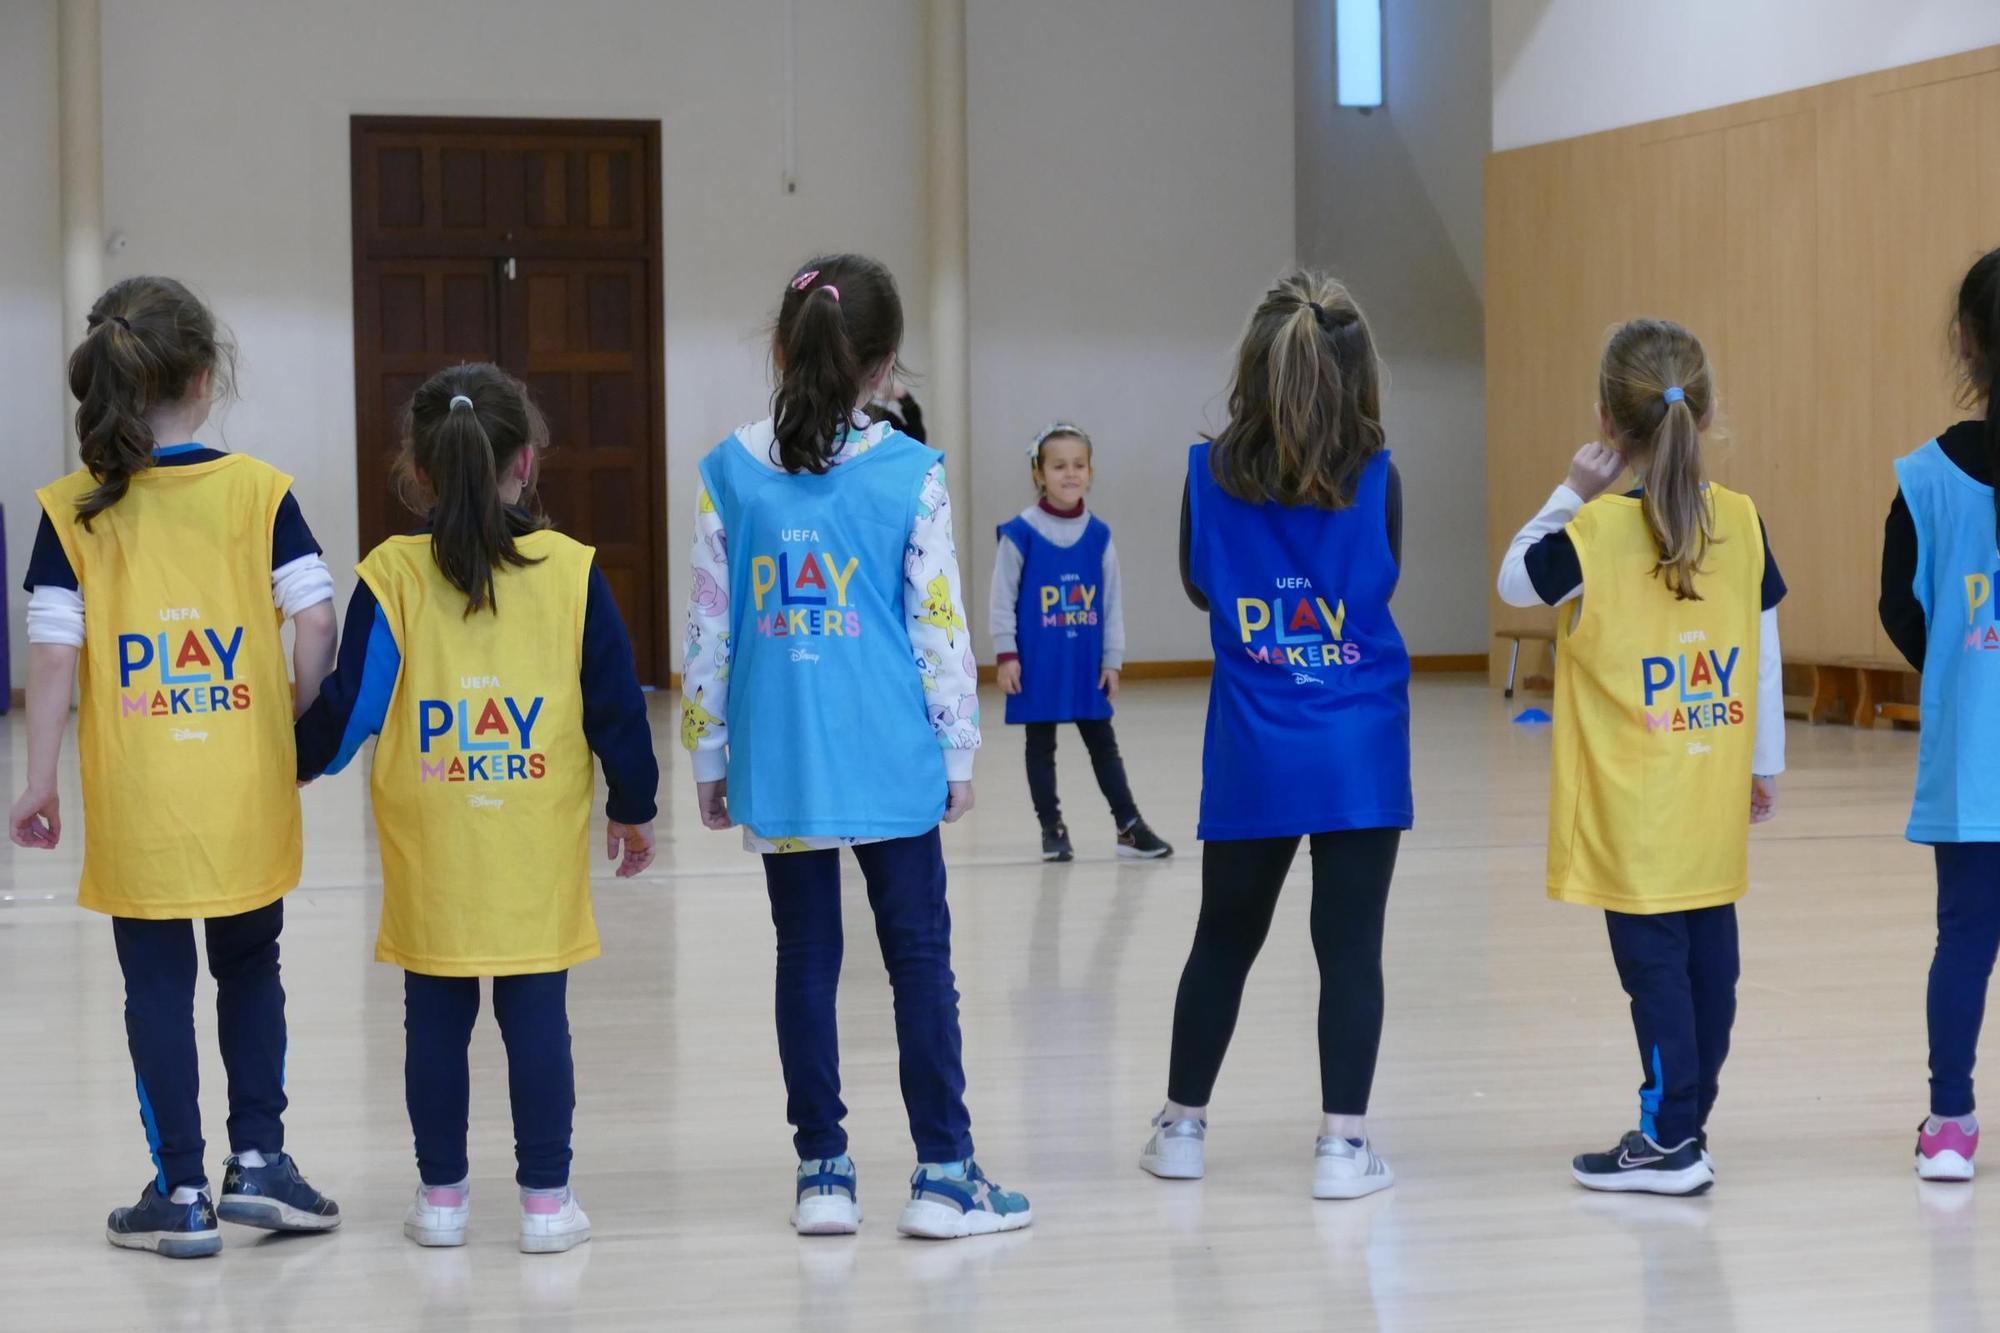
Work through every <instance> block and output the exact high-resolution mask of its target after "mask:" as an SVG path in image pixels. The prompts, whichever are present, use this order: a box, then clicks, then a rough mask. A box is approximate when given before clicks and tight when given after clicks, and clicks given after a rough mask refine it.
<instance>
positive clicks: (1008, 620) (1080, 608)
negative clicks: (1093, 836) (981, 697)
mask: <svg viewBox="0 0 2000 1333" xmlns="http://www.w3.org/2000/svg"><path fill="white" fill-rule="evenodd" d="M1028 458H1029V471H1030V473H1031V475H1032V476H1033V478H1034V482H1035V489H1036V490H1037V491H1039V492H1041V498H1040V499H1039V500H1037V501H1036V502H1035V503H1034V504H1032V505H1030V506H1028V508H1026V509H1023V510H1022V511H1021V512H1020V513H1019V514H1017V515H1015V517H1014V518H1012V519H1010V520H1009V521H1008V522H1006V523H1003V524H1002V525H1001V526H1000V532H999V537H1000V547H999V550H998V551H997V552H995V555H994V560H993V602H992V611H991V617H992V619H991V624H992V628H993V647H994V649H995V651H997V652H998V653H999V655H1000V666H999V671H998V676H999V681H1000V688H1001V689H1002V690H1003V691H1004V692H1005V693H1006V695H1007V722H1008V724H1009V725H1010V726H1012V725H1025V726H1026V727H1027V729H1028V792H1029V795H1030V796H1032V797H1033V798H1034V802H1035V817H1036V818H1037V819H1039V820H1040V821H1041V825H1042V859H1043V860H1044V861H1067V860H1069V859H1070V858H1071V857H1072V856H1074V855H1075V849H1074V848H1072V847H1071V846H1070V840H1069V829H1068V828H1066V827H1064V825H1063V819H1062V805H1061V804H1060V802H1058V800H1057V799H1056V727H1057V726H1058V725H1059V724H1061V723H1064V722H1074V723H1076V729H1077V731H1078V733H1080V734H1081V735H1082V736H1083V743H1084V746H1085V748H1087V749H1088V750H1089V751H1090V766H1091V768H1092V769H1093V770H1094V771H1095V772H1096V774H1097V785H1098V787H1099V788H1100V789H1101V790H1102V791H1103V792H1104V798H1105V799H1106V800H1107V801H1109V802H1110V803H1111V818H1112V820H1113V821H1114V823H1115V824H1116V829H1117V837H1118V855H1120V856H1124V857H1137V858H1139V859H1141V860H1148V861H1150V860H1155V859H1157V858H1159V857H1163V856H1172V855H1173V854H1174V849H1173V848H1172V847H1170V846H1168V845H1167V844H1166V843H1165V842H1163V841H1161V840H1160V838H1159V837H1158V835H1156V834H1155V833H1154V832H1153V830H1152V829H1150V828H1148V827H1146V821H1145V820H1143V819H1141V818H1140V817H1139V807H1138V806H1137V805H1136V804H1134V803H1133V800H1132V787H1131V784H1130V783H1128V782H1127V781H1126V779H1125V761H1124V760H1123V759H1121V758H1120V757H1119V755H1118V735H1117V733H1116V732H1114V731H1113V730H1112V729H1111V703H1112V700H1114V699H1116V698H1117V697H1118V676H1119V672H1120V671H1121V670H1122V669H1123V668H1124V665H1125V612H1124V605H1123V600H1122V598H1121V596H1120V584H1119V577H1118V549H1117V547H1115V546H1113V545H1112V544H1111V529H1110V527H1109V526H1108V525H1107V524H1106V523H1105V522H1104V520H1103V519H1101V518H1098V517H1097V516H1096V515H1094V514H1091V513H1089V512H1087V511H1086V510H1085V509H1084V497H1085V496H1086V495H1088V494H1089V493H1090V482H1091V449H1090V437H1089V436H1088V435H1086V434H1084V433H1083V430H1082V428H1081V427H1079V426H1073V425H1071V424H1070V423H1069V422H1067V421H1059V422H1057V423H1056V424H1054V425H1052V426H1050V427H1049V428H1048V429H1047V430H1044V431H1043V432H1042V433H1041V434H1040V435H1037V436H1036V437H1035V443H1034V445H1033V447H1032V448H1030V449H1029V451H1028ZM1023 590H1025V591H1026V595H1027V598H1028V601H1029V605H1028V606H1027V608H1026V609H1025V610H1023V608H1022V604H1021V603H1022V596H1023Z"/></svg>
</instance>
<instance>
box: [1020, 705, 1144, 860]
mask: <svg viewBox="0 0 2000 1333" xmlns="http://www.w3.org/2000/svg"><path fill="white" fill-rule="evenodd" d="M1057 725H1058V724H1057V723H1054V722H1030V723H1029V724H1028V795H1029V797H1030V798H1031V799H1032V800H1033V801H1034V803H1035V818H1037V819H1039V820H1041V821H1042V827H1043V828H1054V827H1055V826H1056V825H1057V824H1060V823H1062V803H1061V802H1060V801H1058V800H1057V799H1056V727H1057ZM1076 729H1077V731H1078V732H1080V733H1081V734H1082V736H1083V744H1084V748H1086V749H1087V750H1089V751H1090V767H1091V769H1092V770H1093V771H1094V772H1095V773H1096V774H1097V787H1098V790H1099V791H1102V792H1103V793H1104V799H1105V801H1106V802H1107V803H1108V804H1109V805H1110V806H1111V818H1112V819H1113V820H1114V821H1116V823H1117V825H1118V830H1119V832H1121V833H1122V832H1124V830H1125V828H1126V826H1127V825H1129V824H1131V823H1132V821H1133V820H1135V819H1137V818H1138V817H1139V807H1138V805H1137V804H1136V803H1134V802H1133V800H1132V787H1131V784H1130V783H1128V782H1127V781H1126V780H1125V760H1124V759H1123V758H1122V757H1120V755H1119V753H1118V733H1117V732H1116V731H1113V730H1112V729H1111V722H1110V719H1108V718H1082V719H1079V720H1078V721H1077V724H1076Z"/></svg>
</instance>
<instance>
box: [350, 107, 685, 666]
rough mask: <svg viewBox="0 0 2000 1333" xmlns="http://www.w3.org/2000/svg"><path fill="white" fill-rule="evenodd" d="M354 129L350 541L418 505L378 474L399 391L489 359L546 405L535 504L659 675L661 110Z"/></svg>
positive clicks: (662, 604) (374, 535)
mask: <svg viewBox="0 0 2000 1333" xmlns="http://www.w3.org/2000/svg"><path fill="white" fill-rule="evenodd" d="M351 143H352V150H353V160H352V164H351V169H352V176H353V183H354V280H355V373H356V388H355V397H356V405H357V432H358V436H359V438H358V439H357V441H356V473H357V480H358V482H359V496H360V506H359V507H360V515H359V518H360V535H361V539H362V546H363V549H364V550H365V549H367V548H368V547H369V546H371V545H373V544H374V543H375V542H376V541H379V540H380V539H381V538H382V537H384V536H387V535H389V534H390V533H392V532H398V531H405V530H407V529H408V527H409V526H410V524H411V523H412V522H413V521H414V518H413V516H411V515H409V514H407V513H406V512H404V511H403V510H402V508H401V506H400V505H399V504H398V503H397V502H396V500H395V499H394V497H393V496H391V494H390V493H389V487H388V471H389V464H390V462H391V461H392V460H393V459H394V456H395V452H396V449H397V448H398V447H399V441H398V439H397V431H398V425H399V421H400V416H401V413H402V409H403V406H404V404H406V403H407V402H408V400H409V395H410V393H411V392H412V391H413V390H414V389H415V388H416V387H417V385H419V384H421V383H422V382H423V380H424V379H425V378H427V377H428V376H430V375H431V374H434V373H435V372H436V371H437V370H439V369H440V368H442V367H444V366H447V365H450V364H452V363H454V362H458V361H471V360H492V361H496V362H497V363H498V364H500V365H502V366H504V367H505V368H507V369H508V370H509V371H511V372H513V373H514V374H516V375H519V376H520V377H521V378H522V379H523V380H524V381H525V382H526V383H527V385H528V386H529V389H530V391H531V392H532V393H533V394H534V395H535V399H536V401H537V403H539V404H540V406H541V409H542V412H543V414H544V415H545V416H546V417H547V418H548V422H549V434H550V440H551V443H552V445H553V446H554V447H553V448H552V449H551V450H550V452H549V454H548V455H547V456H546V457H545V458H544V460H543V466H542V477H541V494H542V500H543V504H544V506H545V507H546V508H547V509H548V511H549V514H550V516H551V518H553V519H554V520H555V522H556V525H557V526H558V527H560V528H561V529H562V530H563V531H565V532H567V533H569V534H570V535H572V536H574V537H576V538H577V539H578V540H580V541H584V542H587V543H589V544H590V545H592V546H594V547H596V548H597V563H598V566H599V567H600V568H601V569H603V570H604V572H605V576H606V579H607V581H608V582H609V583H610V585H611V587H612V590H613V593H614V595H615V596H616V598H617V600H618V604H619V607H620V609H621V611H622V612H623V614H624V616H625V619H626V622H627V624H628V626H629V627H630V629H631V631H632V640H633V648H634V653H635V656H636V658H637V665H638V668H639V672H640V678H641V679H642V680H644V681H646V682H648V683H657V684H664V683H665V681H666V676H667V665H668V661H669V658H668V655H667V645H666V635H667V632H668V627H667V616H666V477H665V470H666V467H665V464H666V457H665V455H666V450H665V440H666V410H665V367H664V363H663V359H662V351H661V348H662V338H663V312H662V310H661V305H660V284H661V255H660V231H659V217H658V212H659V210H658V208H657V207H656V201H657V199H658V197H659V187H658V180H659V127H658V125H657V124H652V123H647V122H631V121H609V122H589V121H514V120H484V119H476V118H428V119H426V118H398V117H370V116H357V117H354V118H353V122H352V131H351Z"/></svg>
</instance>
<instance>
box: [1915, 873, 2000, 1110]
mask: <svg viewBox="0 0 2000 1333" xmlns="http://www.w3.org/2000/svg"><path fill="white" fill-rule="evenodd" d="M1934 850H1935V851H1936V853H1937V881H1938V900H1937V952H1936V953H1934V954H1932V955H1931V980H1930V990H1929V994H1928V995H1927V996H1926V1003H1925V1006H1924V1007H1925V1010H1926V1012H1927V1014H1928V1016H1929V1019H1930V1030H1931V1114H1932V1115H1938V1116H1956V1115H1970V1114H1972V1109H1973V1100H1972V1063H1973V1060H1974V1059H1975V1058H1976V1057H1977V1056H1978V1054H1979V1023H1980V1020H1981V1019H1983V1018H1985V1016H1986V981H1987V978H1988V977H1990V976H1991V975H1992V974H1993V956H1994V953H1995V952H1996V951H2000V843H1995V842H1942V843H1939V844H1938V845H1937V847H1936V848H1935V849H1934Z"/></svg>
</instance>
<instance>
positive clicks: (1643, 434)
mask: <svg viewBox="0 0 2000 1333" xmlns="http://www.w3.org/2000/svg"><path fill="white" fill-rule="evenodd" d="M1597 392H1598V409H1597V412H1598V422H1599V424H1600V425H1601V426H1602V427H1603V429H1604V439H1605V443H1603V444H1588V445H1585V446H1584V447H1583V448H1582V449H1581V450H1579V451H1578V453H1577V455H1576V457H1575V459H1574V460H1573V461H1572V462H1571V464H1570V469H1569V476H1568V479H1567V480H1566V482H1565V483H1564V484H1563V485H1561V486H1558V487H1557V488H1556V490H1555V493H1554V494H1553V495H1551V496H1550V497H1549V501H1548V503H1547V504H1546V505H1544V506H1543V508H1542V512H1541V513H1539V514H1537V515H1536V516H1535V517H1534V518H1533V519H1532V520H1530V521H1529V523H1528V525H1527V526H1526V527H1524V528H1522V529H1521V531H1520V533H1519V534H1517V535H1516V536H1515V538H1514V541H1513V543H1512V545H1511V546H1510V547H1509V549H1508V551H1507V555H1506V557H1505V559H1504V561H1503V563H1502V565H1501V569H1500V597H1501V599H1502V600H1503V601H1505V602H1506V603H1507V604H1508V605H1510V606H1535V605H1547V606H1562V605H1565V604H1567V603H1570V602H1574V601H1578V599H1581V604H1580V605H1579V606H1577V607H1575V608H1574V609H1573V610H1572V611H1570V612H1568V613H1565V614H1564V615H1563V616H1562V617H1561V618H1560V623H1559V626H1558V630H1557V636H1558V637H1557V644H1558V652H1557V654H1556V685H1555V689H1556V694H1555V708H1554V711H1555V738H1554V757H1553V761H1552V763H1551V772H1550V801H1549V866H1548V890H1549V896H1550V897H1551V898H1554V899H1557V900H1558V901H1561V902H1571V903H1581V904H1584V905H1586V906H1590V907H1599V908H1602V909H1603V910H1604V919H1605V925H1606V928H1607V930H1608V932H1609V934H1610V937H1611V957H1612V960H1613V961H1614V962H1615V963H1616V964H1617V966H1618V979H1619V981H1620V982H1621V983H1622V984H1623V985H1624V988H1625V993H1626V994H1627V995H1628V996H1630V997H1631V1002H1632V1026H1633V1028H1634V1030H1635V1032H1636V1034H1637V1036H1638V1043H1639V1065H1640V1068H1641V1070H1642V1071H1643V1072H1644V1076H1645V1079H1646V1082H1645V1083H1644V1084H1643V1085H1642V1086H1641V1087H1640V1090H1639V1127H1638V1129H1636V1130H1633V1131H1632V1132H1630V1133H1628V1134H1626V1135H1625V1136H1624V1138H1622V1139H1621V1140H1620V1141H1619V1142H1618V1143H1617V1144H1616V1145H1614V1146H1613V1147H1612V1148H1611V1149H1609V1150H1608V1151H1606V1152H1601V1153H1584V1154H1581V1155H1580V1156H1578V1157H1577V1158H1576V1159H1575V1160H1574V1162H1572V1163H1571V1172H1572V1174H1573V1175H1574V1176H1575V1178H1576V1180H1577V1182H1578V1183H1579V1184H1581V1185H1583V1186H1585V1187H1587V1188H1589V1189H1594V1190H1611V1191H1641V1192H1645V1193H1651V1194H1699V1193H1701V1192H1702V1191H1703V1190H1705V1189H1707V1188H1708V1187H1709V1186H1710V1185H1712V1184H1713V1183H1714V1181H1715V1171H1714V1167H1713V1165H1712V1163H1711V1161H1710V1159H1709V1155H1708V1116H1709V1112H1710V1111H1711V1110H1712V1109H1713V1108H1714V1106H1715V1099H1716V1093H1717V1089H1718V1086H1719V1084H1718V1080H1719V1077H1720V1075H1721V1071H1722V1062H1723V1060H1724V1058H1725V1057H1726V1056H1727V1055H1728V1054H1729V1033H1730V1028H1731V1026H1732V1025H1733V1024H1734V1023H1735V1020H1736V977H1737V970H1738V960H1737V936H1736V906H1735V904H1736V900H1737V899H1739V898H1741V897H1742V896H1743V894H1744V892H1745V891H1746V890H1747V889H1748V888H1749V886H1750V860H1749V857H1750V850H1749V848H1750V825H1751V824H1753V823H1761V822H1762V821H1764V820H1766V819H1769V818H1770V817H1771V815H1772V814H1773V812H1774V809H1775V805H1776V800H1777V789H1776V779H1777V775H1778V774H1779V773H1782V772H1783V771H1784V767H1785V715H1784V696H1783V683H1782V677H1783V670H1782V665H1781V662H1780V660H1779V652H1778V612H1777V607H1778V603H1779V602H1780V601H1781V600H1782V599H1783V598H1784V595H1785V584H1784V579H1783V578H1782V577H1781V576H1780V575H1779V573H1778V566H1777V562H1776V561H1774V560H1773V559H1772V558H1771V555H1770V550H1769V547H1768V544H1767V543H1766V540H1765V534H1764V525H1763V521H1762V520H1761V519H1760V518H1758V516H1757V508H1756V506H1755V505H1754V504H1752V503H1751V502H1750V499H1749V497H1747V496H1744V495H1739V494H1737V493H1736V492H1734V491H1729V490H1725V489H1723V488H1722V487H1721V486H1716V485H1712V484H1710V483H1709V482H1707V481H1706V480H1705V478H1704V471H1703V467H1702V456H1701V433H1702V432H1703V431H1705V430H1707V429H1708V427H1709V424H1710V422H1711V421H1712V420H1713V419H1714V413H1715V385H1714V380H1713V378H1712V377H1711V375H1710V372H1709V366H1708V357H1707V354H1706V353H1705V352H1704V351H1703V350H1702V346H1701V343H1700V342H1698V341H1697V340H1696V339H1695V337H1694V335H1693V334H1691V333H1689V332H1688V331H1687V330H1686V329H1684V328H1682V327H1681V326H1680V325H1678V324H1671V323H1668V322H1666V321H1664V320H1653V319H1639V320H1633V321H1632V322H1631V323H1629V324H1626V325H1624V326H1622V327H1620V328H1618V329H1616V330H1614V331H1613V332H1612V334H1611V338H1610V341H1609V342H1608V343H1607V344H1606V345H1605V349H1604V359H1603V364H1602V366H1601V368H1600V370H1599V372H1598V391H1597ZM1628 465H1629V466H1630V467H1632V468H1633V469H1634V470H1635V471H1636V472H1637V473H1638V474H1639V475H1640V476H1641V477H1643V478H1644V481H1645V484H1644V485H1643V487H1641V488H1640V489H1638V490H1635V491H1632V492H1630V493H1628V494H1625V495H1605V496H1602V498H1593V497H1597V496H1599V493H1600V492H1602V491H1604V490H1605V489H1606V488H1607V487H1609V486H1610V485H1611V484H1612V483H1613V482H1614V481H1616V480H1617V479H1618V478H1619V477H1621V476H1623V475H1624V473H1625V470H1626V468H1627V466H1628ZM1752 663H1754V664H1755V667H1754V670H1755V675H1754V676H1753V675H1752V674H1751V673H1752ZM1691 830H1693V831H1698V833H1699V836H1690V831H1691Z"/></svg>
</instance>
